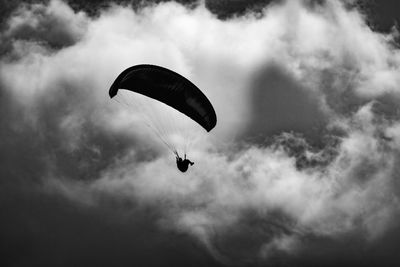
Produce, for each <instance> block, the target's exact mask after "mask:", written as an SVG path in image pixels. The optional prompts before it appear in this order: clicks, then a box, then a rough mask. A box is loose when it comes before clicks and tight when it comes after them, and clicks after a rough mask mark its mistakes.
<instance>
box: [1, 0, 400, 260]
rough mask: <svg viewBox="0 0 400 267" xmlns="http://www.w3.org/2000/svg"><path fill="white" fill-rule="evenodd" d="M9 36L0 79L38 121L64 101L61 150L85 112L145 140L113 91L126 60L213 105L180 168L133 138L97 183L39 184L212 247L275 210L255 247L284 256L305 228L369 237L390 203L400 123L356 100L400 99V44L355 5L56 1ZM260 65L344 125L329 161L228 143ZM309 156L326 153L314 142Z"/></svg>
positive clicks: (12, 24)
mask: <svg viewBox="0 0 400 267" xmlns="http://www.w3.org/2000/svg"><path fill="white" fill-rule="evenodd" d="M51 22H55V23H51ZM27 25H29V27H28V26H27ZM26 27H28V28H29V29H27V28H26ZM43 27H44V28H45V29H47V28H48V29H47V30H42V29H43ZM60 29H62V31H63V32H64V33H66V36H68V38H69V40H73V42H67V43H68V45H65V46H63V45H61V46H60V47H59V48H57V49H55V48H49V47H48V44H46V42H48V43H49V42H50V43H51V42H53V43H54V40H59V38H58V37H57V36H51V35H50V37H49V38H48V37H47V35H46V34H45V33H47V31H50V33H58V32H59V31H58V30H60ZM27 34H29V36H30V37H29V38H26V36H27ZM10 36H12V38H13V41H14V42H13V46H12V47H11V48H10V49H11V50H10V54H13V55H14V57H12V58H4V59H3V60H2V61H1V62H0V79H1V81H2V84H3V86H4V88H5V89H6V90H8V91H9V92H10V93H12V94H13V95H14V96H15V98H16V99H18V100H19V102H20V104H21V106H25V107H26V108H27V109H26V110H27V111H28V112H29V116H31V117H32V118H33V120H34V121H40V120H41V118H40V117H38V115H37V114H39V113H36V111H37V110H38V109H40V108H41V106H43V105H44V106H49V105H50V106H52V105H54V106H52V107H53V109H54V110H56V109H57V108H58V107H59V106H58V105H57V103H63V105H66V107H65V109H63V112H64V114H62V115H59V116H60V120H59V121H57V123H58V124H57V126H58V127H59V128H60V129H61V130H62V131H61V132H62V134H61V136H60V138H64V139H65V142H69V143H68V144H67V145H66V149H69V150H76V149H78V148H79V146H80V145H82V142H84V141H85V139H84V138H80V137H81V135H83V134H84V132H83V131H84V130H83V125H84V122H85V121H90V122H91V123H93V125H94V126H95V129H96V130H97V131H107V132H112V133H115V134H116V133H121V132H127V131H129V132H128V133H127V135H134V136H136V137H137V139H138V140H139V141H141V142H144V143H152V142H153V140H149V138H148V135H146V133H147V132H146V130H143V127H141V128H139V127H132V121H131V119H129V116H126V113H125V112H126V111H124V109H122V108H120V107H119V106H116V105H112V104H110V100H109V99H108V95H107V93H108V88H109V86H110V84H111V83H112V81H113V79H114V78H115V77H116V76H117V75H118V74H119V73H120V72H121V71H122V70H123V69H124V68H126V67H128V66H131V65H135V64H140V63H150V64H158V65H162V66H165V67H169V68H172V69H174V70H176V71H177V72H179V73H181V74H183V75H184V76H186V77H188V78H189V79H190V80H192V81H193V82H194V83H195V84H197V85H198V86H199V87H200V88H201V89H202V90H203V91H204V93H205V94H206V95H207V96H208V97H209V98H210V100H211V102H212V103H213V104H214V106H215V108H216V112H217V115H218V120H219V122H218V126H217V128H216V129H215V130H214V131H213V132H211V134H210V136H211V138H210V139H204V140H203V142H204V143H202V144H201V146H200V147H196V148H195V149H194V150H193V151H191V154H190V156H191V158H192V159H194V161H195V162H196V163H195V166H194V167H193V168H191V169H190V170H189V172H188V173H187V174H186V175H182V174H180V173H178V171H177V170H176V168H175V166H174V162H173V161H174V158H173V156H171V155H165V154H162V156H159V157H157V158H155V159H151V160H149V161H143V162H137V161H136V160H135V158H136V157H137V156H138V155H137V153H138V152H137V151H136V150H135V148H134V145H132V148H133V152H131V153H129V154H127V155H125V157H124V158H122V159H120V161H116V162H113V163H112V164H110V166H107V168H106V170H105V171H104V172H103V173H102V174H101V176H100V177H96V178H97V179H96V180H95V181H94V182H92V183H89V184H87V183H75V182H71V181H65V180H62V182H60V181H58V180H57V182H51V183H49V184H48V186H50V187H52V188H58V189H59V190H60V192H63V193H64V194H66V195H67V196H68V197H70V198H71V199H79V200H80V201H82V202H84V203H93V202H96V201H95V197H94V198H93V199H92V198H91V197H90V194H94V195H95V194H101V193H105V194H110V195H114V196H115V197H118V198H119V197H121V198H126V199H132V201H139V202H141V203H142V204H143V205H157V206H159V207H161V208H162V211H163V214H162V220H161V222H162V224H163V225H164V226H166V227H170V228H173V229H177V230H180V231H185V232H188V233H190V234H192V235H194V236H196V237H198V238H199V239H200V240H201V241H202V242H204V243H205V245H206V246H207V247H208V248H209V249H210V250H211V251H213V253H214V254H215V255H216V254H217V253H218V252H217V251H216V250H215V248H213V235H215V233H223V236H224V237H226V238H228V237H229V233H227V232H225V230H224V229H225V228H226V227H235V226H236V225H239V224H240V222H241V220H243V216H244V214H245V212H246V211H249V210H251V211H255V212H256V213H257V215H258V216H259V217H260V218H262V219H265V220H272V221H273V220H275V218H274V217H273V215H271V214H273V213H274V212H276V211H279V212H280V213H281V214H283V216H284V217H285V219H284V220H278V219H276V220H277V222H276V223H277V224H281V226H282V228H284V229H287V228H289V229H290V231H288V233H285V234H282V233H276V235H275V236H273V237H272V238H270V237H268V238H267V237H266V238H265V241H264V242H261V243H262V244H260V246H259V247H258V249H257V251H254V253H255V255H268V254H269V252H270V251H271V250H272V251H273V250H274V249H278V250H283V251H291V250H293V249H294V248H295V247H296V244H298V242H301V241H299V240H298V237H301V236H302V235H305V234H307V233H312V234H316V235H323V236H334V235H336V234H346V233H348V232H351V231H353V230H355V229H358V230H360V229H361V230H362V231H365V232H366V233H368V235H369V236H370V237H371V238H373V237H376V236H379V234H382V233H384V232H385V230H386V229H388V227H389V226H390V222H391V220H392V218H393V216H394V215H395V214H396V213H397V212H398V195H397V191H396V190H395V189H394V188H393V186H392V185H393V180H394V179H395V178H396V176H397V175H398V173H397V171H398V170H397V168H396V167H395V165H396V163H397V162H398V149H399V147H400V141H399V136H400V134H399V129H400V127H399V122H398V121H396V120H398V119H399V118H395V120H393V121H388V120H386V119H385V118H384V116H382V115H378V114H377V113H376V112H374V103H375V102H371V103H367V104H365V103H364V101H365V100H366V99H367V100H376V101H379V97H381V96H383V95H387V94H389V95H390V96H392V97H399V87H398V85H399V81H400V52H399V50H398V49H395V48H394V47H392V46H391V45H390V42H389V41H388V40H389V39H390V38H389V37H390V36H385V35H382V34H378V33H375V32H373V31H372V30H371V29H370V28H368V26H367V25H366V23H365V21H364V19H363V17H362V16H361V15H360V14H359V13H358V12H357V10H347V9H345V8H344V7H343V5H342V4H341V3H340V2H338V1H327V3H326V4H323V5H320V6H318V7H316V8H314V9H310V8H307V7H305V6H304V5H303V4H301V2H300V1H286V2H285V3H282V4H275V5H271V6H270V7H267V8H266V9H265V15H264V16H263V17H261V18H255V17H253V16H251V15H247V16H243V17H239V18H235V19H231V20H226V21H221V20H219V19H217V18H216V17H215V16H214V15H212V14H211V13H210V12H209V11H208V10H207V9H206V8H205V7H204V6H203V5H200V6H198V7H196V8H194V9H191V10H189V9H187V8H185V7H184V6H181V5H179V4H177V3H174V2H169V3H162V4H158V5H154V6H150V7H146V8H143V9H140V10H139V11H134V10H132V9H130V8H128V7H120V6H113V7H111V8H110V9H107V10H104V11H102V12H101V14H100V16H99V17H97V18H89V17H88V16H86V15H85V14H84V13H74V12H73V11H72V10H71V9H70V8H69V7H68V6H67V5H66V4H65V3H63V2H61V1H56V0H54V1H51V2H50V4H49V6H43V5H41V4H37V5H33V6H31V7H30V8H27V7H25V8H23V9H21V11H20V12H17V13H16V14H14V16H13V17H12V18H10V20H9V28H8V29H7V30H6V32H5V35H3V38H10ZM44 36H46V37H44ZM268 64H278V65H279V67H281V68H283V69H284V70H285V71H286V72H287V73H288V75H289V76H290V78H291V79H293V81H295V82H296V83H298V84H299V88H300V87H301V88H305V89H306V90H308V91H309V92H310V93H312V94H313V96H315V99H317V100H316V101H317V102H319V104H318V105H322V108H321V109H320V111H321V113H324V114H326V116H327V122H326V127H328V126H329V127H332V128H334V129H335V130H340V132H341V135H340V142H339V144H338V145H337V146H333V147H330V146H327V147H326V148H325V149H331V150H334V151H335V156H332V159H331V160H330V161H329V162H328V163H326V164H316V166H315V167H306V168H298V166H296V157H295V156H293V155H292V156H290V155H289V154H290V153H288V152H287V150H285V148H283V147H282V146H270V147H267V146H261V145H254V144H248V145H247V146H246V148H242V149H236V148H232V149H226V147H225V146H224V144H226V143H228V144H232V146H236V144H235V143H234V142H232V141H231V140H232V138H233V137H235V136H236V135H238V134H239V133H240V132H241V131H242V130H243V129H242V128H244V127H246V126H247V124H246V122H247V121H248V120H249V118H251V116H252V115H253V114H251V111H252V106H251V105H252V104H254V103H252V100H251V96H252V94H253V92H252V91H251V90H252V88H251V84H252V78H253V76H254V74H255V73H256V72H257V71H258V70H259V69H260V68H261V67H263V66H265V65H268ZM264 90H268V84H266V85H265V89H264ZM281 90H284V88H281ZM349 95H350V96H349ZM289 97H290V96H289ZM346 97H347V98H346ZM384 104H385V103H383V105H384ZM337 105H342V106H343V107H345V108H351V109H350V110H352V111H353V112H347V111H345V109H341V108H338V106H337ZM287 108H288V109H290V107H287ZM396 108H397V107H396ZM38 127H39V126H38ZM383 137H385V138H383ZM295 139H296V138H295ZM233 140H234V139H233ZM297 140H298V141H299V142H301V140H300V139H298V138H297ZM153 149H160V148H159V147H156V148H153ZM304 155H305V157H306V158H307V157H308V158H310V157H312V156H314V157H315V158H318V157H322V156H318V155H321V154H318V153H316V152H315V151H311V149H310V148H307V149H306V151H304ZM82 195H84V198H83V197H82ZM82 199H83V200H82ZM238 227H239V226H238Z"/></svg>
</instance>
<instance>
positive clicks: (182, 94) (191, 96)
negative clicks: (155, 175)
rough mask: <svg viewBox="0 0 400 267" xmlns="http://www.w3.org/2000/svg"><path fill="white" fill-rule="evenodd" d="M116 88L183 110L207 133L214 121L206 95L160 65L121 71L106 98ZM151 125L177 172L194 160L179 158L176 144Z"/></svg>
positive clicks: (214, 117) (141, 66)
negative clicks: (172, 157) (173, 160)
mask: <svg viewBox="0 0 400 267" xmlns="http://www.w3.org/2000/svg"><path fill="white" fill-rule="evenodd" d="M119 89H124V90H127V91H130V92H133V93H137V94H141V95H144V96H147V97H149V98H151V99H154V100H157V101H160V102H162V103H164V104H166V105H168V106H170V107H171V108H173V109H175V110H177V111H179V112H181V113H183V114H184V115H186V116H187V117H189V118H190V119H192V120H193V121H195V122H196V123H197V124H199V125H200V126H201V127H202V128H204V129H205V130H206V131H207V132H209V131H211V130H212V129H213V128H214V127H215V125H216V123H217V116H216V114H215V110H214V108H213V106H212V104H211V102H210V101H209V100H208V98H207V97H206V96H205V95H204V94H203V92H201V91H200V89H199V88H197V86H196V85H194V84H193V83H192V82H191V81H189V80H188V79H186V78H185V77H183V76H182V75H180V74H178V73H176V72H174V71H172V70H169V69H167V68H164V67H160V66H156V65H148V64H142V65H135V66H132V67H130V68H127V69H126V70H124V71H123V72H122V73H121V74H120V75H118V77H117V78H116V80H115V81H114V82H113V84H112V85H111V87H110V90H109V96H110V98H113V97H114V96H116V95H117V94H118V91H119ZM155 126H156V127H151V128H152V129H153V130H154V132H155V134H156V135H157V136H158V137H159V138H160V140H161V141H162V142H163V143H164V144H165V145H166V146H167V147H168V148H169V149H170V150H171V152H173V153H174V154H175V156H176V165H177V167H178V169H179V170H180V171H181V172H186V171H187V170H188V168H189V165H190V166H192V165H193V164H194V163H193V162H192V161H190V160H189V159H187V158H186V150H185V151H184V152H185V156H184V158H183V159H182V158H181V157H180V156H179V155H178V152H177V149H176V147H174V146H173V145H172V144H170V143H169V142H168V140H167V138H166V137H165V136H163V132H162V131H157V129H158V128H160V127H157V126H159V125H155Z"/></svg>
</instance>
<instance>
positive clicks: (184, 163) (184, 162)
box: [175, 152, 194, 172]
mask: <svg viewBox="0 0 400 267" xmlns="http://www.w3.org/2000/svg"><path fill="white" fill-rule="evenodd" d="M175 156H176V166H177V167H178V169H179V170H180V171H181V172H186V171H187V170H188V168H189V164H190V166H192V165H193V164H194V162H192V161H190V160H189V159H187V158H186V154H185V158H184V159H182V158H181V157H180V156H179V154H178V152H175Z"/></svg>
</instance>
